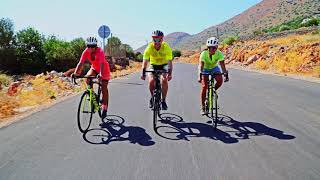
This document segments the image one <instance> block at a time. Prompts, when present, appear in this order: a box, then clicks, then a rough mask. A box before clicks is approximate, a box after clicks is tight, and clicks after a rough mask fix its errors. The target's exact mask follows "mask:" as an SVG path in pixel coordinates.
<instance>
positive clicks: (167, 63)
mask: <svg viewBox="0 0 320 180" xmlns="http://www.w3.org/2000/svg"><path fill="white" fill-rule="evenodd" d="M152 40H153V42H152V43H150V44H149V45H148V47H147V48H146V50H145V51H144V54H143V63H142V76H141V79H142V80H145V77H146V73H145V71H146V68H147V65H148V63H150V66H149V69H150V70H166V71H168V73H164V74H162V78H161V80H162V82H161V84H162V100H161V101H162V102H161V106H162V109H163V110H167V109H168V106H167V103H166V97H167V93H168V81H170V80H171V79H172V68H173V66H172V49H171V48H170V46H169V45H168V44H167V43H166V42H163V32H161V31H159V30H156V31H154V32H153V33H152ZM154 88H155V87H154V77H153V75H152V74H149V90H150V93H151V96H152V94H153V90H154ZM149 106H150V108H152V98H150V104H149Z"/></svg>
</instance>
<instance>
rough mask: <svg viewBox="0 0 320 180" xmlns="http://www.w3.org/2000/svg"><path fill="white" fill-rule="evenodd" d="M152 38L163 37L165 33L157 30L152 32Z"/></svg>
mask: <svg viewBox="0 0 320 180" xmlns="http://www.w3.org/2000/svg"><path fill="white" fill-rule="evenodd" d="M152 36H163V32H162V31H160V30H155V31H153V32H152Z"/></svg>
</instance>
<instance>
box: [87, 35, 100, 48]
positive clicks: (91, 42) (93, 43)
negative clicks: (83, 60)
mask: <svg viewBox="0 0 320 180" xmlns="http://www.w3.org/2000/svg"><path fill="white" fill-rule="evenodd" d="M97 44H98V41H97V39H96V38H95V37H88V38H87V41H86V45H87V46H91V47H94V46H97Z"/></svg>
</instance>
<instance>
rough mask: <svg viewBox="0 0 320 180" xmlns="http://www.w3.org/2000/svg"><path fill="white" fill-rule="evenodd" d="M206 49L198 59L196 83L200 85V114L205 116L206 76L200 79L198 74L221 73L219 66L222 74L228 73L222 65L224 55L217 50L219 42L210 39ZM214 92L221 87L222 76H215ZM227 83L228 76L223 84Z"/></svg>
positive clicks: (223, 64) (213, 38) (214, 38)
mask: <svg viewBox="0 0 320 180" xmlns="http://www.w3.org/2000/svg"><path fill="white" fill-rule="evenodd" d="M206 45H207V49H206V50H204V51H203V52H202V53H201V55H200V58H199V76H198V82H199V83H201V84H202V87H201V93H200V101H201V112H200V113H201V114H202V115H205V110H204V104H205V98H206V91H207V89H208V85H207V83H206V82H207V80H208V76H202V77H200V73H201V72H204V73H211V72H213V73H221V70H220V68H219V65H220V67H221V69H222V72H223V73H228V71H227V69H226V66H225V63H224V55H223V54H222V52H221V51H220V50H218V45H219V41H218V39H217V38H216V37H210V38H209V39H208V40H207V42H206ZM215 80H216V83H215V87H214V88H215V90H218V89H219V87H221V85H222V81H223V78H222V75H216V76H215ZM227 81H229V78H228V74H226V75H225V82H227Z"/></svg>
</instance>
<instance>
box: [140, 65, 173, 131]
mask: <svg viewBox="0 0 320 180" xmlns="http://www.w3.org/2000/svg"><path fill="white" fill-rule="evenodd" d="M145 72H149V73H153V75H154V78H155V88H154V90H153V95H152V101H153V128H154V130H155V131H156V125H157V121H158V120H157V118H158V117H160V110H161V106H160V102H161V94H162V90H161V82H160V76H161V75H162V74H163V73H168V72H167V71H165V70H152V71H151V70H150V71H145Z"/></svg>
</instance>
